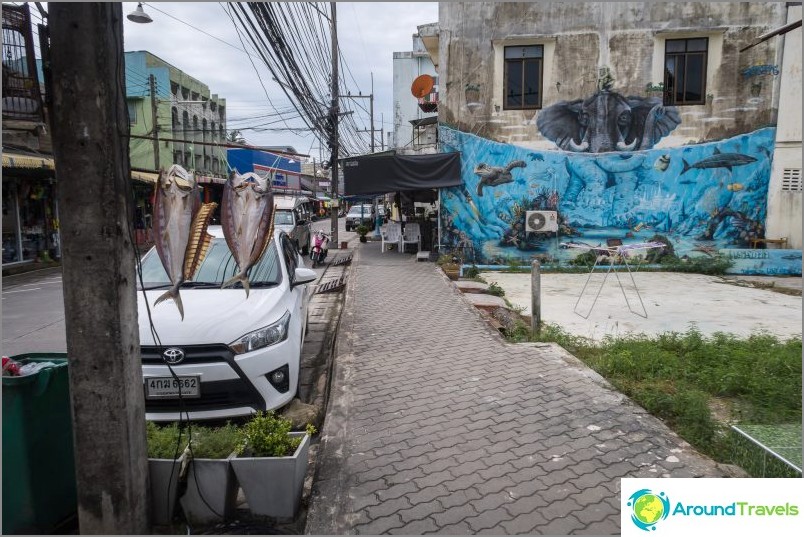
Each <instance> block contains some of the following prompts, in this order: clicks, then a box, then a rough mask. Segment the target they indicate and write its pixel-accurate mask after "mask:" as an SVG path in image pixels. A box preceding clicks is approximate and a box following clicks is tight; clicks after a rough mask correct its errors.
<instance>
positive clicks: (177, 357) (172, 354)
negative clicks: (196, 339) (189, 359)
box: [162, 347, 184, 365]
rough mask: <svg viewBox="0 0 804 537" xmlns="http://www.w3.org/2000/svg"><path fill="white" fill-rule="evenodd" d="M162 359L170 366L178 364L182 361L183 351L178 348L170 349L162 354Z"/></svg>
mask: <svg viewBox="0 0 804 537" xmlns="http://www.w3.org/2000/svg"><path fill="white" fill-rule="evenodd" d="M162 358H164V359H165V362H167V363H168V364H170V365H176V364H180V363H181V362H182V360H184V351H183V350H181V349H180V348H178V347H171V348H169V349H167V350H166V351H165V352H163V353H162Z"/></svg>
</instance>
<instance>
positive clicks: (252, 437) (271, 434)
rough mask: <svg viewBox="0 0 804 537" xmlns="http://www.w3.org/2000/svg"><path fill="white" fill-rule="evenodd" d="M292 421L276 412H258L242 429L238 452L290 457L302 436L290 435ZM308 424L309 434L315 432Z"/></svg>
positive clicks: (251, 454) (252, 455)
mask: <svg viewBox="0 0 804 537" xmlns="http://www.w3.org/2000/svg"><path fill="white" fill-rule="evenodd" d="M290 428H291V421H290V420H289V419H285V418H282V417H280V416H277V415H276V414H275V413H274V412H257V413H256V414H255V415H254V416H253V417H252V418H251V420H249V421H248V422H247V423H246V424H245V425H244V426H243V428H242V429H241V430H240V445H239V446H238V451H237V453H238V454H239V455H243V454H245V455H246V456H249V457H289V456H290V455H293V453H294V452H295V451H296V448H298V447H299V444H300V443H301V440H302V439H301V438H300V437H292V436H290V435H289V433H290ZM315 432H316V431H315V427H313V426H312V425H307V434H309V435H313V434H315Z"/></svg>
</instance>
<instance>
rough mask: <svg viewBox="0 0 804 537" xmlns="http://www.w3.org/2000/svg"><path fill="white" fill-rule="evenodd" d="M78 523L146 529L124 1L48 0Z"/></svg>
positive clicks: (121, 530) (99, 528)
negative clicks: (68, 0) (80, 0)
mask: <svg viewBox="0 0 804 537" xmlns="http://www.w3.org/2000/svg"><path fill="white" fill-rule="evenodd" d="M49 8H50V16H49V17H48V19H49V21H50V25H51V26H50V31H51V43H52V48H51V68H52V75H53V88H52V90H53V91H52V95H53V111H52V125H51V128H52V133H53V155H54V158H55V164H56V170H57V172H56V174H57V179H58V200H59V207H60V209H61V239H62V246H61V247H62V263H63V269H62V273H63V279H64V313H65V324H66V331H67V354H68V357H69V373H70V398H71V403H72V416H73V435H74V440H75V473H76V484H77V489H78V522H79V526H80V532H81V533H82V534H107V535H111V534H128V535H143V534H148V533H150V528H149V522H148V505H149V488H148V466H147V450H146V441H145V402H144V399H143V390H142V366H141V363H140V357H139V348H140V342H139V332H138V329H137V301H136V292H137V290H136V287H135V276H136V273H135V268H134V262H135V258H134V249H133V246H132V237H133V231H132V229H131V228H132V223H133V206H132V204H131V202H130V199H131V196H132V193H131V172H130V168H129V153H128V151H129V150H128V137H127V135H128V132H129V124H128V112H127V108H126V98H125V79H124V73H125V69H124V68H123V13H122V4H120V3H99V2H93V3H58V2H53V3H51V4H49Z"/></svg>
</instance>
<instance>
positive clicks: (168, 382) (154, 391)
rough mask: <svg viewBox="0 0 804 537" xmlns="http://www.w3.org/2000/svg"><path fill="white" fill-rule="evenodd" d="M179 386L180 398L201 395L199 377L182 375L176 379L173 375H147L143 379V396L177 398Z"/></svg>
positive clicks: (148, 397) (149, 397)
mask: <svg viewBox="0 0 804 537" xmlns="http://www.w3.org/2000/svg"><path fill="white" fill-rule="evenodd" d="M179 387H181V396H182V398H184V397H190V398H198V397H201V377H199V376H182V377H179V378H178V379H175V378H173V377H147V378H146V379H145V398H146V399H178V398H179Z"/></svg>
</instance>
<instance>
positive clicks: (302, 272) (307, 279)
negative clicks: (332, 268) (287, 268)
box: [290, 267, 318, 288]
mask: <svg viewBox="0 0 804 537" xmlns="http://www.w3.org/2000/svg"><path fill="white" fill-rule="evenodd" d="M317 278H318V274H316V273H315V271H314V270H313V269H308V268H306V267H297V268H296V270H295V271H294V273H293V283H292V284H291V285H290V287H291V288H293V287H295V286H297V285H304V284H305V283H313V282H314V281H316V279H317Z"/></svg>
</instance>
